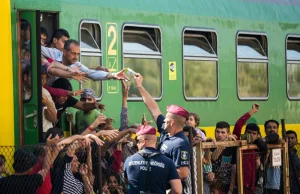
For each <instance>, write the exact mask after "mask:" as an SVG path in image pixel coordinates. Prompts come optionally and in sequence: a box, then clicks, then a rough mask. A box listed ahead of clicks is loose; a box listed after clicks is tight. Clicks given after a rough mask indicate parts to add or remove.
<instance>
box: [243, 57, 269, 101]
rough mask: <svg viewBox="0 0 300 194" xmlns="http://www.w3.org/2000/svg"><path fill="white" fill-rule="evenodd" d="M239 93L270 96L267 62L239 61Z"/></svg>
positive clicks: (245, 95)
mask: <svg viewBox="0 0 300 194" xmlns="http://www.w3.org/2000/svg"><path fill="white" fill-rule="evenodd" d="M238 94H239V96H240V97H267V96H268V69H267V63H252V62H238Z"/></svg>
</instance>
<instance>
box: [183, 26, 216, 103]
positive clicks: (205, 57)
mask: <svg viewBox="0 0 300 194" xmlns="http://www.w3.org/2000/svg"><path fill="white" fill-rule="evenodd" d="M183 41H184V44H183V83H184V84H183V86H184V96H185V98H186V99H187V100H201V99H205V100H216V99H217V98H218V56H217V35H216V33H215V32H212V31H199V30H195V29H185V30H184V40H183Z"/></svg>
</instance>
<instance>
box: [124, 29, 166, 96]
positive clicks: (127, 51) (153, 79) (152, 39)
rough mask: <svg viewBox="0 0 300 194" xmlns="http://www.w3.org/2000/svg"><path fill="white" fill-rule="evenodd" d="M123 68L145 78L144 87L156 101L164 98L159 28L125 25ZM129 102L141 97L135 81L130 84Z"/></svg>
mask: <svg viewBox="0 0 300 194" xmlns="http://www.w3.org/2000/svg"><path fill="white" fill-rule="evenodd" d="M122 49H123V57H124V58H123V66H124V68H131V69H133V70H134V71H135V72H138V73H140V74H141V75H143V77H144V83H143V85H144V87H145V88H146V90H147V91H148V92H149V93H150V95H151V96H152V97H153V98H154V99H160V98H161V96H162V62H161V60H162V55H161V32H160V29H159V28H158V27H148V26H135V25H134V26H133V25H125V26H124V28H123V45H122ZM128 99H129V100H140V99H141V96H140V93H139V92H138V89H137V88H136V87H135V84H134V83H133V80H132V79H131V82H130V83H129V91H128Z"/></svg>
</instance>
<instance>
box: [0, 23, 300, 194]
mask: <svg viewBox="0 0 300 194" xmlns="http://www.w3.org/2000/svg"><path fill="white" fill-rule="evenodd" d="M21 27H22V31H23V33H22V34H24V38H23V40H24V41H23V44H22V56H23V60H22V61H23V97H24V100H27V99H29V98H30V97H31V95H32V93H31V77H32V76H34V75H32V72H31V67H30V54H29V53H30V52H28V49H29V47H28V45H29V42H28V40H27V39H26V38H25V35H26V30H27V29H28V26H26V23H22V26H21ZM41 33H42V34H41V44H42V49H41V50H42V56H41V61H42V68H41V69H42V72H41V75H42V76H41V79H42V80H41V81H42V103H43V137H44V139H45V142H46V143H45V144H39V145H35V146H34V147H33V149H32V150H29V149H24V148H20V149H17V150H16V151H15V153H14V156H13V161H14V162H13V169H14V173H13V174H10V172H9V171H8V170H7V169H6V167H5V163H6V159H5V157H4V155H0V173H1V175H3V177H1V176H0V193H1V194H2V193H22V194H25V193H43V194H47V193H53V194H55V193H57V194H62V193H64V194H68V193H70V194H71V193H72V194H75V193H78V194H79V193H87V194H91V193H104V194H123V193H124V194H125V193H129V194H140V193H145V194H146V193H148V194H151V193H152V194H155V193H156V194H162V193H166V192H167V193H170V194H180V193H188V194H191V193H192V189H191V188H192V186H191V185H192V184H191V180H192V177H191V174H194V175H195V180H196V181H197V175H196V174H197V173H196V172H197V169H196V167H197V159H196V158H193V159H192V160H191V155H192V154H191V152H194V154H193V155H194V157H196V155H197V154H196V149H195V146H196V145H197V144H198V143H199V142H208V141H212V142H223V141H236V140H247V142H248V143H249V144H255V145H257V147H258V149H259V151H258V152H259V153H260V154H258V152H257V150H246V151H243V171H242V173H243V177H244V179H243V189H244V193H246V194H260V193H261V194H262V193H275V194H276V193H282V192H283V188H282V186H283V183H282V173H281V171H282V170H281V168H280V167H275V166H272V161H271V160H270V158H271V157H270V154H269V151H268V146H267V144H272V143H273V144H277V143H280V142H281V141H283V140H281V139H280V137H279V135H278V127H279V123H278V122H277V121H276V120H268V121H266V122H265V124H264V130H265V133H266V136H265V137H262V136H261V132H260V128H259V126H258V125H257V124H256V123H251V122H250V123H249V122H248V124H247V125H246V123H247V121H248V120H249V118H250V117H252V116H253V115H254V114H255V113H256V112H258V111H259V108H260V107H259V105H258V104H253V106H252V108H251V109H250V111H249V112H246V113H245V114H244V115H242V116H241V117H240V118H239V119H238V120H237V122H236V123H235V126H234V129H233V132H232V133H231V132H230V125H229V123H228V122H225V121H220V122H218V123H216V127H215V137H206V133H205V131H204V130H201V129H200V128H199V126H200V117H199V115H197V114H196V113H190V112H189V111H188V110H186V109H185V108H183V107H181V106H178V105H170V106H168V107H167V114H166V115H163V114H162V111H161V108H160V107H159V106H158V104H157V103H156V101H155V100H153V98H152V96H151V95H150V94H149V93H148V92H147V90H146V89H145V88H144V87H143V76H142V75H140V74H138V73H135V74H134V75H131V77H127V76H126V75H125V73H124V70H122V71H120V72H117V73H110V72H109V71H108V70H107V69H105V68H102V67H99V68H97V69H89V68H87V67H86V66H84V65H83V64H81V63H80V62H78V56H79V53H80V45H79V42H78V41H76V40H73V39H69V38H70V37H69V34H68V32H67V31H66V30H64V29H58V30H57V31H55V32H54V35H53V37H52V39H51V43H50V44H49V47H46V46H45V40H47V37H48V34H47V32H46V31H45V29H43V28H42V29H41ZM29 41H30V40H29ZM87 78H89V79H92V80H95V81H99V80H108V79H115V80H116V81H119V80H120V81H121V83H122V107H121V113H120V127H119V129H114V128H113V125H112V119H110V118H107V117H106V116H105V115H104V114H103V113H101V111H103V110H105V106H104V105H103V104H100V103H98V102H97V101H96V99H95V92H94V91H93V90H92V89H90V88H86V89H84V90H75V91H74V90H73V89H72V85H71V83H70V81H69V79H76V80H78V81H84V80H85V79H87ZM128 79H134V83H135V84H136V87H137V89H138V91H139V93H140V95H141V97H142V99H143V101H144V103H145V105H146V107H147V108H148V110H149V112H150V114H151V116H152V119H153V120H154V121H155V123H156V126H155V127H154V126H152V125H151V122H150V121H147V119H146V117H145V114H144V115H141V117H142V121H141V123H137V124H134V125H131V126H129V124H128V116H129V115H128V108H127V98H128V86H127V84H126V81H125V80H128ZM73 96H80V100H77V99H76V98H74V97H73ZM68 107H74V108H76V109H79V110H78V111H77V112H76V114H75V118H73V117H72V115H67V121H68V122H69V123H71V127H72V134H73V135H72V136H69V137H66V138H64V136H63V132H62V130H61V123H62V118H63V117H62V113H63V112H64V111H65V110H66V108H68ZM99 110H100V111H99ZM73 121H75V123H73ZM244 125H246V129H245V133H244V134H242V128H243V126H244ZM156 128H157V130H156ZM190 131H192V134H190V133H189V132H190ZM157 134H159V135H157ZM189 135H192V139H193V142H192V144H190V142H189V141H188V138H187V136H189ZM287 137H288V145H289V156H290V160H289V163H290V180H291V181H290V182H291V184H290V185H291V193H299V192H300V189H299V187H300V185H299V183H298V182H297V181H298V177H299V174H300V159H299V157H298V156H297V154H296V151H295V149H294V146H295V144H296V143H297V134H296V133H295V132H294V131H292V130H289V131H287ZM99 146H101V154H100V155H101V157H100V158H99V154H98V148H99ZM236 153H237V152H236V148H235V147H225V146H216V148H213V149H204V150H203V152H202V162H203V175H204V176H203V177H204V178H203V189H204V193H205V194H218V193H219V194H232V193H237V184H236V183H237V180H236V176H237V167H236V162H237V161H236V158H237V156H236ZM190 161H193V162H194V167H195V169H194V170H195V172H194V173H191V169H190V165H191V164H190ZM198 162H199V161H198ZM99 164H100V165H99ZM99 172H101V177H102V179H101V177H100V176H99ZM99 180H102V181H99ZM99 182H102V183H103V184H102V185H99ZM195 185H196V187H197V186H198V185H197V184H195ZM195 190H196V191H197V189H195ZM196 193H197V192H196Z"/></svg>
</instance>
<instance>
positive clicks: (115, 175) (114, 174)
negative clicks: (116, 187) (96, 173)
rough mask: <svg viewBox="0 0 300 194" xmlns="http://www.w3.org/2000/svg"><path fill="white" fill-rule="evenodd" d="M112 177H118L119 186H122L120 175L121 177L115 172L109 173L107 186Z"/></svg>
mask: <svg viewBox="0 0 300 194" xmlns="http://www.w3.org/2000/svg"><path fill="white" fill-rule="evenodd" d="M111 176H114V177H116V179H117V181H118V184H121V181H120V175H119V174H118V173H117V172H115V171H110V172H109V173H108V175H107V184H108V183H109V182H110V179H109V177H111Z"/></svg>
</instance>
